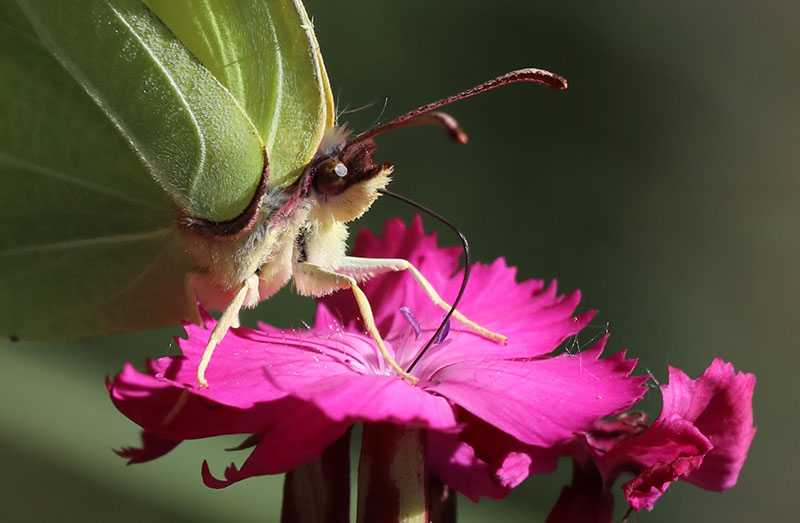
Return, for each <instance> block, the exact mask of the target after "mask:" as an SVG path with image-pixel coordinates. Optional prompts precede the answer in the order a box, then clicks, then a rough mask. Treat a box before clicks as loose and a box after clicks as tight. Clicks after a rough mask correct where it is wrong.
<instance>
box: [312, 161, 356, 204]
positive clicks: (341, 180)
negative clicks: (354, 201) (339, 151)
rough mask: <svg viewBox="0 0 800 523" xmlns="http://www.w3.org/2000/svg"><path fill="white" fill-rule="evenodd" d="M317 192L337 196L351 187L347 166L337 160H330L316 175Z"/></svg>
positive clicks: (324, 163)
mask: <svg viewBox="0 0 800 523" xmlns="http://www.w3.org/2000/svg"><path fill="white" fill-rule="evenodd" d="M314 184H315V185H316V187H317V190H318V191H319V192H321V193H322V194H324V195H326V196H336V195H337V194H340V193H341V192H342V191H344V190H345V189H347V188H348V187H349V186H350V179H349V177H348V169H347V166H346V165H345V164H344V163H342V162H341V161H339V159H337V158H328V159H327V160H325V161H324V162H322V163H321V164H319V167H317V169H316V172H315V173H314Z"/></svg>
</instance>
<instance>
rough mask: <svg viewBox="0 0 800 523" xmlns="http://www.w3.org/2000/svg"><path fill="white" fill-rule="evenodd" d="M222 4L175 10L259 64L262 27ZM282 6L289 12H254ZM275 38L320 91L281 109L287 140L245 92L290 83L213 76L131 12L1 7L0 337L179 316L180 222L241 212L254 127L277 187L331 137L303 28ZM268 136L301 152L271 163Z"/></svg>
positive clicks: (215, 66)
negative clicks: (225, 33)
mask: <svg viewBox="0 0 800 523" xmlns="http://www.w3.org/2000/svg"><path fill="white" fill-rule="evenodd" d="M176 4H177V2H176ZM223 4H224V3H220V4H219V5H217V6H214V5H210V4H209V3H208V2H203V3H201V2H188V1H187V2H185V3H183V4H182V5H183V7H184V12H185V13H187V15H190V14H191V13H193V12H197V13H201V14H200V15H198V16H196V17H195V18H196V19H198V20H201V19H207V20H210V19H214V20H215V21H216V23H217V24H218V25H220V26H223V27H238V28H239V29H238V32H234V33H231V34H230V35H229V39H230V42H232V43H229V46H230V49H244V48H245V47H247V46H250V48H252V49H250V48H248V52H250V53H255V56H259V55H261V56H267V57H270V56H273V54H274V51H273V50H272V49H273V48H274V47H276V45H275V43H274V42H275V41H276V40H275V35H274V34H273V33H274V31H273V30H271V29H270V27H271V26H269V25H264V24H263V19H259V18H258V17H255V16H254V17H252V18H247V17H245V16H241V15H242V13H238V18H234V15H235V14H237V13H235V12H233V11H231V10H225V9H222V8H221V7H220V6H223ZM284 4H286V5H288V6H290V7H296V4H294V3H292V2H278V1H275V2H268V5H270V6H272V5H281V6H283V5H284ZM212 8H219V9H222V10H221V11H220V12H216V11H211V9H212ZM210 12H213V14H214V16H210V15H208V13H210ZM296 12H298V13H302V14H303V15H304V14H305V13H304V12H303V11H302V7H301V8H300V9H299V10H298V11H296ZM202 13H206V14H205V15H202ZM204 17H205V18H204ZM306 20H307V19H306ZM279 25H280V26H281V28H282V30H283V31H285V32H286V33H287V34H288V35H289V36H288V37H287V38H288V40H287V41H288V42H290V43H291V42H295V44H296V45H297V47H301V46H302V45H306V46H308V45H309V42H313V46H314V49H315V52H314V53H313V54H310V55H308V56H306V58H305V60H304V61H303V63H302V64H301V65H302V66H303V67H305V66H306V65H307V64H308V63H310V64H311V68H312V69H315V70H316V76H315V77H314V78H312V83H315V85H316V88H315V91H316V92H319V93H322V94H321V97H320V96H319V95H318V96H316V97H315V98H314V101H313V102H309V103H305V104H304V103H303V102H302V100H298V101H297V103H295V105H293V106H291V107H292V109H291V110H294V111H296V114H299V115H300V116H301V117H302V118H303V119H304V127H303V129H301V130H295V129H294V127H293V125H289V124H291V121H290V120H289V115H290V114H291V110H290V109H288V107H289V105H286V107H287V108H284V102H282V101H281V100H283V99H284V98H281V99H279V100H277V101H275V100H274V99H273V98H271V97H270V96H268V95H263V93H262V94H261V95H259V94H258V93H257V92H256V91H257V87H252V84H253V82H255V83H258V84H259V85H261V84H263V85H269V86H272V85H279V86H280V88H281V89H282V90H283V91H286V92H297V85H295V84H293V83H292V82H293V81H294V80H295V78H294V77H293V76H292V75H291V74H287V71H286V70H285V71H284V73H283V77H282V78H281V79H279V80H276V78H275V75H274V74H271V72H270V71H274V70H275V69H274V68H273V69H270V66H267V65H264V64H263V63H262V62H258V61H256V62H252V63H251V62H250V61H245V62H241V64H242V65H240V71H239V72H237V73H232V72H230V71H227V69H226V67H225V66H226V65H227V64H229V62H228V61H227V59H226V58H225V56H227V55H224V54H223V55H219V57H218V59H217V60H216V61H215V60H214V59H209V56H210V55H209V56H203V55H202V53H201V52H199V50H198V49H197V48H195V49H189V48H188V47H187V46H186V45H184V43H183V42H182V41H181V38H180V37H179V36H176V35H177V34H178V32H177V31H176V32H173V30H170V28H168V27H167V25H165V23H164V22H162V21H161V20H160V19H159V17H158V16H156V15H155V14H154V13H153V12H152V11H151V10H150V9H148V8H147V7H146V6H145V5H144V4H143V3H141V2H140V1H139V0H109V1H98V0H70V2H57V3H53V2H48V1H40V0H19V1H18V2H14V1H11V0H0V107H2V110H3V113H4V114H3V118H2V119H0V220H2V223H3V227H2V228H0V335H6V336H18V337H19V338H21V339H33V340H68V339H76V338H81V337H87V336H99V335H106V334H113V333H117V332H127V331H134V330H144V329H151V328H157V327H162V326H167V325H173V324H176V323H178V322H179V321H180V320H182V319H186V318H188V317H189V315H190V311H191V309H192V304H190V303H189V301H188V300H187V298H186V291H185V280H186V275H187V274H189V273H191V272H192V271H195V270H196V267H195V264H194V260H192V259H191V258H190V257H189V256H188V255H187V253H186V250H185V249H184V246H183V240H182V234H183V232H182V230H181V229H180V228H179V227H178V225H177V224H178V218H179V216H180V215H181V214H188V215H191V216H195V217H199V218H204V219H207V220H212V221H223V220H227V219H230V218H233V217H235V216H237V215H238V214H239V213H240V212H241V211H242V210H243V209H244V208H245V207H246V206H247V204H248V203H249V202H250V201H251V199H252V197H253V194H254V192H255V188H256V186H257V184H258V182H259V180H260V178H261V174H262V170H263V167H264V165H263V160H264V156H263V147H264V143H265V140H264V139H263V138H262V136H263V135H262V133H263V131H261V130H260V129H262V128H271V127H272V126H273V125H275V135H274V137H273V138H272V140H273V145H272V146H271V147H272V149H271V153H272V155H271V157H270V160H271V163H272V162H275V163H276V164H277V165H284V166H285V167H284V169H285V170H284V171H283V172H284V173H285V174H284V180H283V183H284V184H285V183H290V178H289V177H290V176H291V175H292V173H294V172H296V171H297V170H298V169H300V167H298V165H299V164H300V162H301V161H302V159H303V158H304V157H310V156H309V153H308V151H311V150H316V147H317V146H318V143H319V136H320V135H321V131H319V129H320V128H322V129H324V128H325V127H326V126H329V125H330V123H329V122H330V118H332V116H330V117H329V116H328V115H329V114H332V104H330V102H329V99H330V97H329V93H330V89H329V88H328V87H327V79H326V78H325V75H324V69H322V65H321V59H320V58H319V54H318V51H316V42H315V40H314V39H313V34H312V33H311V32H310V24H307V25H306V26H305V27H301V26H299V25H298V26H294V27H292V26H289V25H288V24H287V22H286V21H285V20H284V22H283V23H282V24H279ZM259 31H260V32H259ZM193 34H195V33H193V32H192V31H191V30H186V31H185V32H184V34H183V38H186V39H187V40H190V41H191V37H192V35H193ZM199 34H201V33H200V31H199V30H198V31H197V35H199ZM197 35H195V37H196V38H195V39H196V40H202V38H199V37H197ZM254 35H255V36H257V37H258V38H255V37H254ZM309 35H310V36H309ZM298 42H299V43H298ZM283 45H288V44H283ZM307 48H308V47H307ZM270 53H273V54H270ZM286 56H294V57H295V58H294V59H296V58H297V55H288V54H287V55H286ZM248 64H249V65H248ZM285 65H286V66H287V67H288V73H291V68H292V67H293V64H292V63H290V62H287V63H286V64H285ZM226 71H227V72H226ZM226 74H227V76H226ZM258 75H265V76H263V77H262V78H260V79H259V78H258ZM234 78H236V79H240V83H239V84H238V85H239V87H238V90H237V87H236V84H235V83H233V82H232V79H234ZM297 80H298V81H302V82H304V83H305V82H307V81H308V77H301V78H298V79H297ZM276 82H277V83H276ZM269 88H270V89H272V87H269ZM259 96H260V97H259ZM320 99H321V100H322V102H321V103H320V102H319V101H318V100H320ZM287 104H288V102H287ZM329 110H330V112H329ZM270 111H271V112H270ZM251 112H252V114H253V116H251V115H250V113H251ZM278 117H280V118H283V119H281V120H278V123H277V124H275V123H274V121H275V118H278ZM309 122H310V123H311V124H313V125H308V124H309ZM257 125H258V127H257ZM281 139H283V140H285V141H289V142H297V141H299V142H301V145H296V146H295V148H294V149H292V151H291V152H290V153H289V154H287V155H286V159H284V157H283V156H284V155H283V154H282V152H281V150H280V149H279V148H278V145H277V144H279V143H281V142H280V140H281ZM310 154H311V155H313V153H310ZM273 184H274V183H273ZM273 184H271V185H273Z"/></svg>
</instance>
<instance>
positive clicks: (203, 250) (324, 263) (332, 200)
mask: <svg viewBox="0 0 800 523" xmlns="http://www.w3.org/2000/svg"><path fill="white" fill-rule="evenodd" d="M346 137H347V133H346V131H344V130H343V129H341V128H337V129H336V130H333V131H330V132H329V133H328V135H326V138H325V139H324V140H323V141H322V143H321V145H320V148H319V151H318V152H317V154H316V155H315V156H314V158H313V159H312V160H311V162H310V163H309V165H308V167H307V168H306V169H305V170H304V172H303V174H302V175H301V176H300V177H299V178H298V179H297V181H296V182H295V183H294V184H292V185H291V186H289V187H286V188H280V187H276V188H272V189H268V190H262V191H261V194H260V195H259V194H257V195H256V198H255V199H254V200H255V203H251V206H249V207H248V209H246V210H245V212H244V213H243V214H242V215H241V216H240V217H237V218H236V219H235V220H234V222H237V223H235V224H233V225H234V226H232V224H231V223H230V222H229V223H226V224H218V223H208V222H204V221H203V220H194V219H187V218H182V222H181V224H182V229H183V230H184V231H185V234H184V239H185V245H186V249H187V250H188V251H189V252H190V253H191V254H192V256H193V258H194V259H195V260H196V262H197V266H198V267H197V268H198V270H197V273H196V274H193V275H191V276H190V279H189V282H187V283H188V287H189V290H190V291H191V292H192V293H193V294H194V298H195V299H197V300H198V301H199V302H200V303H201V304H202V305H203V306H205V307H206V308H209V309H217V308H221V307H224V306H225V305H226V304H227V303H228V302H229V301H230V299H231V297H232V296H233V294H234V293H235V292H236V290H237V289H239V288H240V287H241V285H242V282H243V281H245V280H246V279H247V278H248V277H250V276H252V275H253V274H258V277H259V288H258V292H257V293H255V292H254V293H251V295H249V296H248V298H247V303H246V305H255V304H257V303H258V302H260V301H262V300H264V299H267V298H269V297H270V296H272V295H273V294H274V293H276V292H277V291H278V290H280V288H281V287H283V286H284V285H285V284H286V283H287V282H288V281H289V279H291V278H292V276H297V273H296V271H295V270H294V269H295V267H297V266H298V264H303V263H308V264H313V265H316V266H319V267H322V268H324V269H328V270H334V269H335V268H336V266H337V263H338V262H339V261H340V260H341V259H342V257H344V255H345V251H346V240H347V235H348V232H347V225H346V223H347V222H350V221H352V220H355V219H356V218H358V217H360V216H361V215H362V214H363V213H364V212H366V211H367V210H368V209H369V207H370V206H371V205H372V203H373V202H374V201H375V200H376V199H377V198H378V196H379V192H378V191H379V189H383V188H385V187H386V185H387V184H388V183H389V175H390V174H391V172H392V166H391V165H390V164H386V163H384V164H375V163H374V161H373V158H372V157H373V154H374V152H375V150H376V145H375V142H374V141H373V140H365V141H362V142H358V143H355V144H352V145H351V144H350V143H348V142H347V141H346ZM265 185H266V184H262V186H265ZM253 208H255V209H256V212H255V213H254V215H253V216H252V217H249V216H248V215H247V214H248V213H252V212H253V210H252V209H253ZM236 226H239V227H240V229H239V230H237V229H236ZM296 286H297V290H298V292H299V293H301V294H314V295H317V294H318V292H317V290H316V289H315V288H312V287H309V285H307V284H305V283H304V282H303V281H301V279H299V278H296Z"/></svg>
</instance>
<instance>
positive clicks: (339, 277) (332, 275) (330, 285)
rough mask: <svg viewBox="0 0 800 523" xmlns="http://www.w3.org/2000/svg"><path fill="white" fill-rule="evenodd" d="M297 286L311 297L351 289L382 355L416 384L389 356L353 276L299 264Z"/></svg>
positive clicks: (296, 273) (317, 266)
mask: <svg viewBox="0 0 800 523" xmlns="http://www.w3.org/2000/svg"><path fill="white" fill-rule="evenodd" d="M294 278H295V284H296V285H297V289H298V292H299V293H300V294H306V295H310V296H324V295H326V294H330V293H331V292H333V291H336V290H340V289H347V288H349V289H350V290H351V291H352V292H353V296H354V297H355V299H356V304H357V305H358V311H359V312H360V313H361V319H362V320H363V321H364V325H365V326H366V328H367V331H368V332H369V334H370V336H372V339H373V340H375V343H376V344H377V345H378V349H379V350H380V351H381V355H383V357H384V358H385V359H386V362H387V363H388V364H389V365H390V366H391V367H392V368H393V369H394V370H395V371H396V372H397V373H398V374H400V375H401V376H402V377H403V378H405V379H406V380H408V381H410V382H412V383H415V382H416V381H417V378H415V377H413V376H411V375H410V374H408V373H407V372H406V371H405V370H404V369H403V368H402V367H400V365H398V364H397V362H396V361H395V360H394V358H393V357H392V355H391V354H389V351H388V349H387V348H386V345H385V344H384V343H383V338H381V335H380V332H378V327H377V326H376V325H375V318H374V316H373V314H372V307H371V306H370V304H369V300H368V299H367V296H366V295H365V294H364V291H362V290H361V288H360V287H359V286H358V281H357V280H356V278H354V277H353V276H349V275H347V274H341V273H339V272H336V271H330V270H327V269H324V268H322V267H320V266H319V265H315V264H313V263H308V262H299V263H297V264H295V267H294Z"/></svg>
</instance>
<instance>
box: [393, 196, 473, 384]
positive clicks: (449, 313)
mask: <svg viewBox="0 0 800 523" xmlns="http://www.w3.org/2000/svg"><path fill="white" fill-rule="evenodd" d="M378 192H379V193H381V194H385V195H386V196H391V197H392V198H397V199H398V200H400V201H401V202H405V203H407V204H409V205H411V206H412V207H414V208H416V209H419V210H420V211H422V212H424V213H425V214H428V215H430V216H432V217H434V218H436V219H437V220H439V221H440V222H442V223H443V224H445V225H447V226H448V227H450V229H452V230H453V231H454V232H455V233H456V234H458V237H459V238H460V239H461V244H462V245H463V247H464V279H463V280H462V281H461V288H460V289H459V290H458V295H456V299H455V300H453V304H452V305H450V310H449V311H447V314H445V316H444V319H443V320H442V323H441V324H440V325H439V328H438V329H436V332H434V333H433V336H431V339H429V340H428V343H426V344H425V346H424V347H423V348H422V350H421V351H420V352H419V354H417V357H416V358H414V361H413V362H411V365H409V366H408V368H407V369H406V372H411V371H412V370H413V369H414V367H415V366H416V365H417V363H419V360H420V359H422V356H423V355H424V354H425V353H426V352H427V351H428V349H429V348H430V347H431V345H433V342H434V340H436V339H437V338H438V337H439V335H440V334H441V332H442V330H444V327H445V325H447V322H448V321H450V318H451V317H452V316H453V312H455V310H456V307H458V303H459V302H460V301H461V297H462V296H464V291H465V290H466V288H467V281H468V280H469V266H470V257H469V243H467V237H466V236H464V234H463V233H462V232H461V231H460V230H459V229H458V227H456V226H455V225H453V224H452V223H451V222H450V221H448V220H447V219H445V218H444V217H443V216H441V215H440V214H438V213H436V212H434V211H432V210H430V209H428V208H427V207H425V206H424V205H420V204H419V203H417V202H415V201H414V200H411V199H409V198H406V197H405V196H401V195H399V194H397V193H394V192H392V191H387V190H386V189H378Z"/></svg>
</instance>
